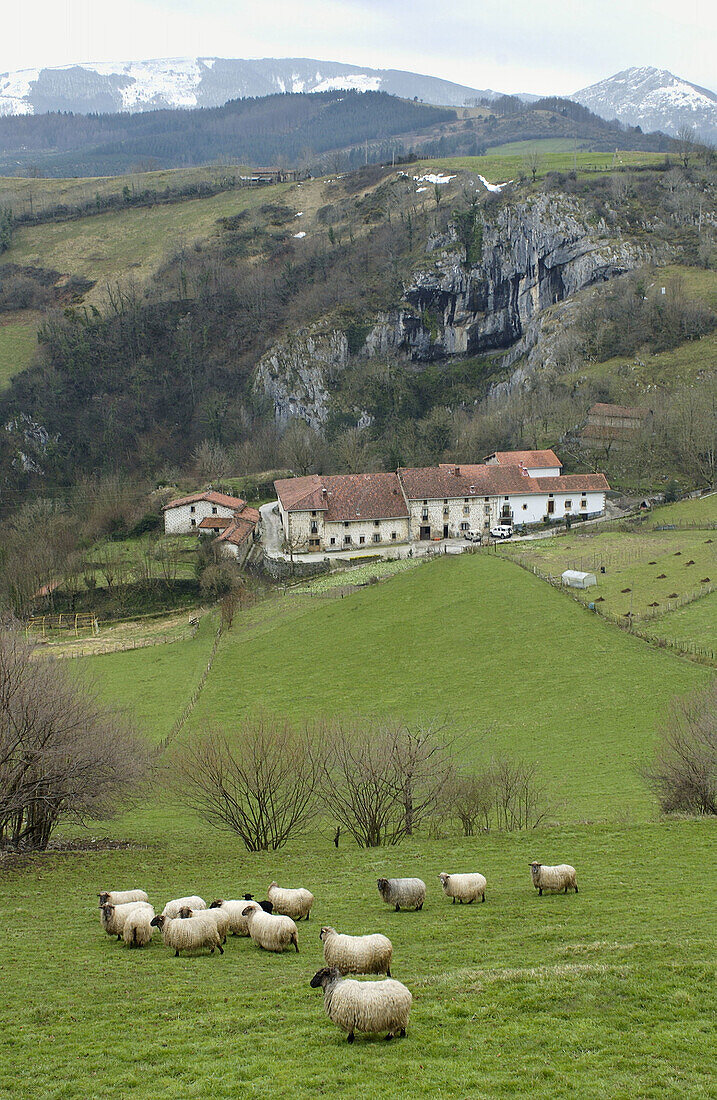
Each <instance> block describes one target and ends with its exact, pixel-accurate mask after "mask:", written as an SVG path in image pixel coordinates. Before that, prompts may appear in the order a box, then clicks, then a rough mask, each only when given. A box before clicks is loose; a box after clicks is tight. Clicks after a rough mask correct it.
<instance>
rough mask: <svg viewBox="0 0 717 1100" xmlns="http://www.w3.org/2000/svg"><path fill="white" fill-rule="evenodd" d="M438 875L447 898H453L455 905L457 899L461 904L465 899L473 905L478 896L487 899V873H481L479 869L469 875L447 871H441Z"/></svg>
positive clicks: (483, 899) (482, 899)
mask: <svg viewBox="0 0 717 1100" xmlns="http://www.w3.org/2000/svg"><path fill="white" fill-rule="evenodd" d="M438 877H439V879H440V880H441V886H442V887H443V893H444V894H445V895H446V897H447V898H453V904H454V905H455V904H456V901H458V902H459V903H460V904H461V905H462V904H463V902H464V901H467V902H468V904H469V905H472V904H473V902H474V901H477V900H478V898H480V900H481V901H485V887H486V881H485V875H481V874H479V873H478V871H475V872H473V873H472V874H467V875H447V874H446V872H445V871H441V873H440V875H439V876H438Z"/></svg>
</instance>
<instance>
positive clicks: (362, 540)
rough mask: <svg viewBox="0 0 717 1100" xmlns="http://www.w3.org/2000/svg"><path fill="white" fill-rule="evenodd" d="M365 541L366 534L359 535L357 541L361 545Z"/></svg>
mask: <svg viewBox="0 0 717 1100" xmlns="http://www.w3.org/2000/svg"><path fill="white" fill-rule="evenodd" d="M365 541H366V536H365V535H359V542H360V543H361V545H362V546H363V544H364V543H365Z"/></svg>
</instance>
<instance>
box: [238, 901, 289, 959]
mask: <svg viewBox="0 0 717 1100" xmlns="http://www.w3.org/2000/svg"><path fill="white" fill-rule="evenodd" d="M244 917H245V918H246V922H247V925H248V927H249V935H250V936H251V939H252V942H253V943H255V944H257V945H258V946H259V947H263V948H264V950H265V951H283V950H284V948H285V947H288V946H289V944H290V943H293V945H294V947H295V948H296V950H297V953H298V950H299V932H298V929H297V927H296V925H295V924H294V922H293V920H292V919H291V917H287V916H284V915H283V914H278V913H265V912H264V910H263V909H252V908H251V907H250V906H247V908H246V909H245V910H244Z"/></svg>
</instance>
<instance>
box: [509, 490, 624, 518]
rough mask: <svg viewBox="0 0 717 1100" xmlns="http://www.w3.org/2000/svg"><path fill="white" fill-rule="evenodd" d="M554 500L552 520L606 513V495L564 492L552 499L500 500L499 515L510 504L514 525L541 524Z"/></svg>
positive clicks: (541, 495)
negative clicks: (568, 502) (567, 503)
mask: <svg viewBox="0 0 717 1100" xmlns="http://www.w3.org/2000/svg"><path fill="white" fill-rule="evenodd" d="M550 499H552V500H553V501H554V502H555V504H554V511H553V512H552V518H555V519H562V518H564V517H565V516H566V515H569V516H579V515H588V516H593V515H599V514H601V513H602V512H604V511H605V494H604V493H585V494H583V493H580V492H577V493H576V492H574V491H573V492H562V493H553V494H552V497H551V496H550V495H549V494H548V493H527V494H526V495H525V496H518V495H517V494H516V495H514V496H510V497H508V499H507V500H506V499H505V498H504V497H499V498H498V504H499V509H498V511H499V513H500V512H502V509H503V505H504V504H509V505H510V507H511V508H512V509H513V523H541V522H542V520H543V516H545V515H547V514H548V501H549V500H550ZM567 501H570V508H566V507H565V505H566V502H567ZM583 501H585V507H583V506H582V502H583Z"/></svg>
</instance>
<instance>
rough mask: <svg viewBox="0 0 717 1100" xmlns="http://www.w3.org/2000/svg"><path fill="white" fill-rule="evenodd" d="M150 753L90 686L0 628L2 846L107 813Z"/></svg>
mask: <svg viewBox="0 0 717 1100" xmlns="http://www.w3.org/2000/svg"><path fill="white" fill-rule="evenodd" d="M149 759H150V758H149V752H148V750H147V748H146V746H145V744H144V743H143V742H142V741H141V740H140V738H139V737H138V736H137V735H136V734H135V733H134V732H133V731H132V730H131V729H130V728H129V726H128V724H127V723H126V721H125V720H124V719H122V718H121V717H120V716H119V715H117V714H116V713H114V712H113V711H112V710H110V709H109V708H108V707H106V706H104V705H103V704H102V703H100V702H99V701H98V698H97V696H96V694H95V693H94V691H93V689H92V688H91V687H89V686H88V685H86V684H83V683H82V682H81V681H80V680H79V679H78V677H77V676H75V675H73V674H72V673H70V672H68V671H66V670H65V668H64V667H63V666H62V664H61V663H58V662H56V661H53V660H52V659H51V658H42V659H37V658H35V657H34V656H33V650H32V646H31V645H28V644H27V643H26V642H25V641H24V640H23V637H22V634H21V633H20V632H19V631H18V630H17V629H13V628H12V627H4V628H3V629H2V630H0V848H12V849H15V850H17V849H23V850H33V849H34V850H43V849H45V848H46V847H47V845H48V842H49V840H50V837H51V835H52V832H53V830H54V829H55V827H56V826H57V825H58V823H59V822H60V821H61V820H71V821H75V822H80V823H82V824H84V823H86V822H87V821H89V820H96V819H100V818H106V817H109V816H110V815H111V814H112V813H113V812H114V811H115V810H116V809H117V808H118V807H119V806H120V805H122V804H123V802H125V801H126V800H127V798H128V797H129V796H131V794H132V793H133V792H134V791H135V789H136V787H137V785H138V784H139V783H140V781H141V780H142V779H143V778H144V777H145V776H146V774H147V771H148V767H149Z"/></svg>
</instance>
